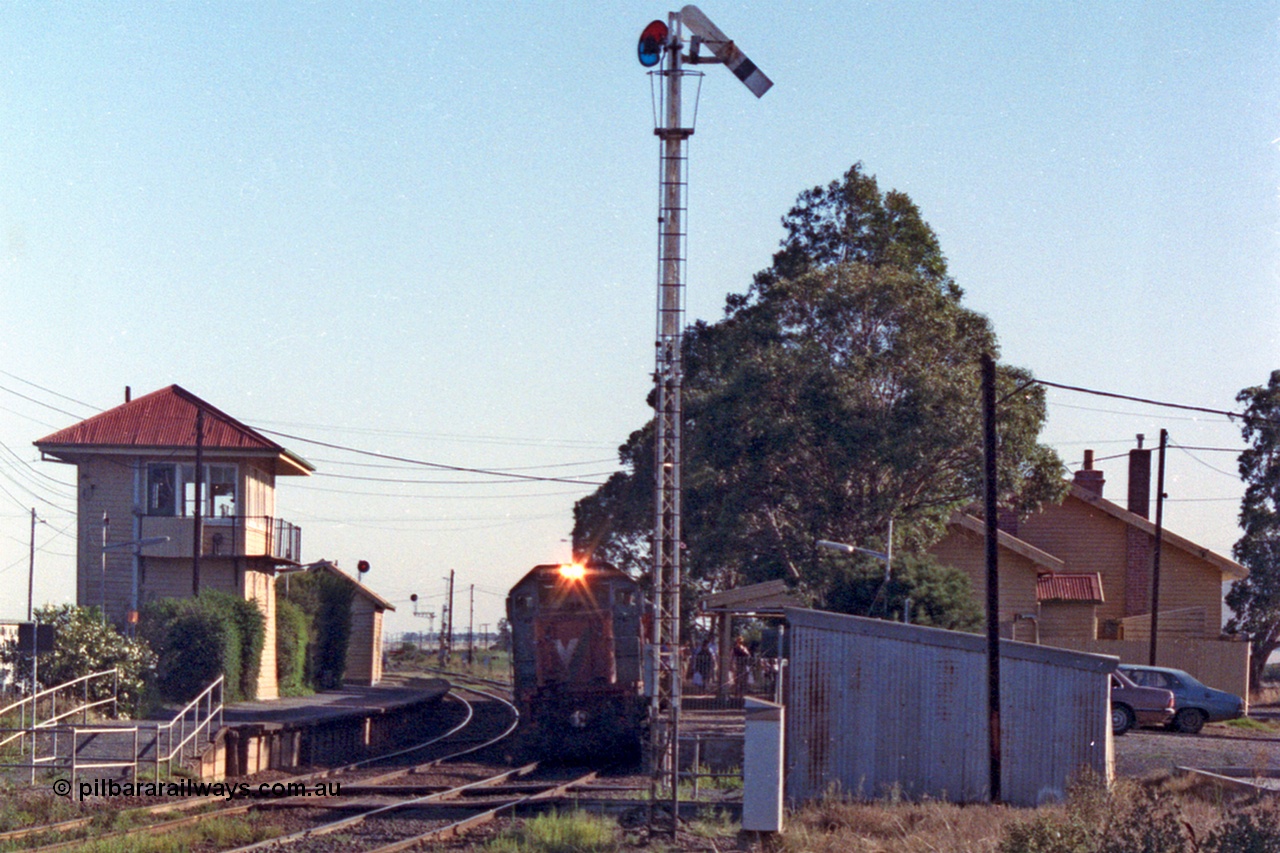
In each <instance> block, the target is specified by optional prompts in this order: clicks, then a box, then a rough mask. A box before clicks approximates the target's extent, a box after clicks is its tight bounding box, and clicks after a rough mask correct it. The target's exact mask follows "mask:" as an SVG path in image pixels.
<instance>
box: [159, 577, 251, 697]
mask: <svg viewBox="0 0 1280 853" xmlns="http://www.w3.org/2000/svg"><path fill="white" fill-rule="evenodd" d="M264 621H265V620H264V619H263V616H262V612H261V611H260V610H259V609H258V606H257V605H256V604H254V603H253V602H252V601H246V600H244V599H242V598H238V597H237V596H234V595H231V594H229V593H225V592H218V591H216V590H204V591H203V592H201V593H200V594H199V595H198V596H196V597H195V598H181V599H177V598H165V599H160V600H158V601H153V602H151V603H149V604H148V605H147V606H146V607H145V608H143V612H142V618H141V620H140V624H139V630H140V632H141V633H142V635H143V636H144V637H145V638H146V639H147V640H148V642H149V643H150V644H151V647H152V649H154V650H155V652H156V654H157V656H158V657H159V662H158V664H157V665H156V686H157V687H158V688H159V690H160V693H161V695H163V696H164V697H165V698H166V699H172V700H175V701H178V702H185V701H187V700H189V699H192V698H194V697H195V696H196V695H198V694H199V693H200V691H202V690H204V689H205V688H206V687H208V686H209V684H210V683H211V682H212V681H213V680H214V679H216V678H217V677H218V676H219V675H225V676H226V681H225V682H224V683H225V689H224V699H225V700H226V701H236V700H239V699H252V698H255V697H256V696H257V687H258V669H259V666H260V665H261V663H262V645H263V641H264V639H265V638H266V626H265V624H264Z"/></svg>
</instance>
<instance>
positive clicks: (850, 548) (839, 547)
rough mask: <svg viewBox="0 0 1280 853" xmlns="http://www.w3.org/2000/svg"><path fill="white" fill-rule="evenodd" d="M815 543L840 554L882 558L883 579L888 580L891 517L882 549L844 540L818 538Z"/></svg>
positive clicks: (890, 557) (891, 546)
mask: <svg viewBox="0 0 1280 853" xmlns="http://www.w3.org/2000/svg"><path fill="white" fill-rule="evenodd" d="M817 545H818V547H819V548H825V549H826V550H828V551H836V552H838V553H840V554H866V555H868V556H870V557H875V558H876V559H877V560H884V579H885V580H888V579H889V573H890V570H891V568H892V565H893V519H889V544H888V546H887V547H886V548H885V550H884V551H872V550H871V549H870V548H862V547H860V546H858V545H848V544H845V543H844V542H832V541H831V540H830V539H819V540H818V542H817Z"/></svg>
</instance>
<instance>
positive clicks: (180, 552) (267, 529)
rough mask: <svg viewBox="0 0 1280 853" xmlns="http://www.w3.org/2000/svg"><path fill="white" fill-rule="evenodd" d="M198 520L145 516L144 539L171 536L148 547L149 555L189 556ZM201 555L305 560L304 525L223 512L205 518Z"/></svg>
mask: <svg viewBox="0 0 1280 853" xmlns="http://www.w3.org/2000/svg"><path fill="white" fill-rule="evenodd" d="M195 527H196V522H195V519H194V518H192V517H190V516H154V515H144V516H143V517H142V538H143V539H150V538H152V537H160V536H168V537H169V541H168V542H162V543H160V544H156V545H148V546H146V549H145V553H146V555H147V556H148V557H172V558H177V559H184V558H185V559H190V558H191V555H192V553H193V548H194V545H195ZM203 528H204V535H203V537H202V539H203V542H202V545H201V548H200V555H201V556H202V557H249V558H259V559H267V560H273V561H275V562H279V563H300V562H301V561H302V528H301V527H298V526H297V525H296V524H292V523H291V522H288V521H285V520H284V519H281V518H276V517H274V516H270V515H220V516H212V517H209V518H205V519H204V520H203Z"/></svg>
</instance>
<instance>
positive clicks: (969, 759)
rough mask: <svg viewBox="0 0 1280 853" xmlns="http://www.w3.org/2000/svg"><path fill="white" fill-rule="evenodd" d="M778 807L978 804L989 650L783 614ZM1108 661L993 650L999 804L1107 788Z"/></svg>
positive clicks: (983, 781) (891, 626) (825, 617)
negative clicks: (835, 802)
mask: <svg viewBox="0 0 1280 853" xmlns="http://www.w3.org/2000/svg"><path fill="white" fill-rule="evenodd" d="M787 619H788V623H789V626H790V632H791V666H790V669H789V674H788V683H787V696H788V702H787V705H788V708H787V723H786V725H787V731H786V741H787V742H786V749H787V781H786V791H787V798H788V799H789V800H790V801H791V802H792V803H802V802H805V801H808V800H812V799H815V798H819V797H822V796H824V795H826V794H828V793H830V792H832V791H837V792H839V793H840V794H842V795H844V796H850V797H868V798H870V797H880V796H883V795H885V794H886V793H888V792H890V791H894V790H896V791H898V792H899V793H900V794H901V795H902V796H904V797H907V798H910V799H919V798H923V797H931V798H936V799H945V800H950V801H955V802H982V801H985V800H986V799H987V794H988V779H989V775H988V766H989V764H988V749H987V719H986V718H987V691H986V639H985V637H981V636H978V635H974V634H962V633H958V632H954V631H942V630H939V629H936V628H923V627H920V626H916V625H901V624H897V623H893V622H885V621H882V620H875V619H863V618H860V617H856V616H844V615H841V614H835V613H825V612H821V611H814V610H802V609H797V608H789V609H788V610H787ZM1116 663H1117V659H1115V658H1111V657H1105V656H1100V655H1088V654H1081V653H1077V652H1068V651H1064V650H1061V649H1050V648H1045V647H1043V646H1034V645H1029V644H1026V643H1015V642H1013V641H1011V640H1002V641H1001V643H1000V684H1001V697H1000V698H1001V701H1000V714H1001V739H1000V741H1001V755H1002V766H1001V781H1002V793H1003V799H1004V801H1005V802H1007V803H1011V804H1014V805H1026V806H1033V805H1037V804H1040V803H1042V802H1045V801H1050V800H1056V799H1061V798H1062V797H1063V796H1064V794H1065V791H1066V788H1067V786H1068V785H1069V784H1070V782H1071V780H1072V778H1073V777H1074V776H1075V775H1076V774H1077V773H1078V772H1079V771H1080V770H1081V769H1082V768H1087V769H1089V770H1090V771H1092V772H1094V773H1096V774H1097V775H1098V776H1100V777H1102V778H1104V779H1106V780H1108V781H1109V780H1110V778H1111V772H1112V770H1111V768H1112V763H1113V762H1112V752H1111V750H1112V743H1111V729H1110V725H1109V704H1108V703H1109V693H1108V690H1107V678H1106V674H1107V673H1109V672H1111V671H1112V670H1114V669H1115V666H1116Z"/></svg>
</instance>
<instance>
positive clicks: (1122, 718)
mask: <svg viewBox="0 0 1280 853" xmlns="http://www.w3.org/2000/svg"><path fill="white" fill-rule="evenodd" d="M1136 722H1137V720H1135V719H1134V716H1133V710H1132V709H1130V707H1129V706H1128V705H1112V706H1111V733H1112V734H1113V735H1117V736H1118V735H1122V734H1124V733H1125V732H1127V731H1129V729H1131V728H1133V725H1134V723H1136Z"/></svg>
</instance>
